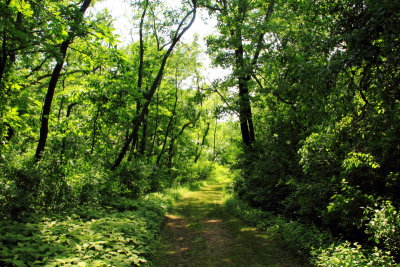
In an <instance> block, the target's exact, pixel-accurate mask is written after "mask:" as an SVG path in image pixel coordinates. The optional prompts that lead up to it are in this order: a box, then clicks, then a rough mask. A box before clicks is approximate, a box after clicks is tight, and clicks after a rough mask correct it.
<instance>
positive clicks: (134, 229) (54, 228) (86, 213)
mask: <svg viewBox="0 0 400 267" xmlns="http://www.w3.org/2000/svg"><path fill="white" fill-rule="evenodd" d="M201 183H202V181H196V182H192V183H186V184H184V185H180V186H176V187H174V188H170V189H166V190H164V191H163V192H161V193H160V192H159V193H151V194H148V195H146V196H144V197H143V198H142V199H137V200H134V199H130V198H122V197H118V198H116V199H114V200H112V201H107V202H104V203H101V205H99V206H96V207H93V206H80V207H77V208H74V209H70V210H68V211H66V212H59V213H49V212H42V213H32V214H30V215H28V216H24V218H23V220H20V221H15V220H11V219H5V220H2V221H1V222H0V265H1V266H140V265H142V264H144V263H146V262H147V261H148V259H149V258H151V256H152V253H153V252H154V245H155V240H157V238H158V235H159V232H160V228H161V224H162V222H163V220H164V215H165V213H166V211H167V210H168V209H169V208H170V207H171V206H172V205H173V203H174V202H175V201H176V200H177V199H179V198H180V196H181V195H182V194H183V193H185V192H187V191H189V190H193V189H196V188H198V187H199V186H200V185H201Z"/></svg>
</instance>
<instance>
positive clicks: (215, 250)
mask: <svg viewBox="0 0 400 267" xmlns="http://www.w3.org/2000/svg"><path fill="white" fill-rule="evenodd" d="M223 175H224V174H223V173H222V174H220V177H218V178H219V179H218V180H215V181H212V182H209V183H208V184H207V185H204V186H203V187H201V188H200V189H199V190H197V191H193V192H188V193H186V194H185V195H184V196H183V197H182V199H181V200H180V201H178V202H177V203H176V205H175V207H174V210H172V211H171V212H170V213H169V214H168V215H167V216H166V222H165V223H164V227H163V230H162V240H161V242H160V248H159V251H158V252H157V254H156V255H157V259H156V260H155V262H154V263H153V264H152V266H160V267H164V266H196V267H202V266H249V267H250V266H305V265H304V264H301V263H300V262H299V261H298V260H297V259H296V258H294V257H293V256H292V255H290V254H289V253H288V252H287V251H286V250H285V249H284V248H283V247H282V246H281V245H280V244H279V242H277V241H276V240H273V239H272V238H271V237H269V236H268V235H266V234H265V233H263V232H260V231H257V230H256V229H255V228H252V227H247V226H245V225H244V224H243V223H242V222H240V220H238V219H237V218H235V217H233V216H232V215H231V214H229V213H228V212H227V211H226V210H225V209H224V208H223V205H222V204H223V200H222V199H223V190H224V188H225V187H226V185H227V183H228V182H229V180H227V179H226V177H223Z"/></svg>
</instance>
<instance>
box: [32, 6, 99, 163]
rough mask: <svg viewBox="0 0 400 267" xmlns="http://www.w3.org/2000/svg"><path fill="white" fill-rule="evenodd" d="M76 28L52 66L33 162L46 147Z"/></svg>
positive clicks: (78, 19)
mask: <svg viewBox="0 0 400 267" xmlns="http://www.w3.org/2000/svg"><path fill="white" fill-rule="evenodd" d="M91 2H92V0H85V1H84V2H83V4H82V6H81V7H80V9H79V13H78V14H77V17H76V18H75V23H76V24H77V25H78V24H80V23H81V22H82V20H83V15H84V13H85V12H86V10H87V8H88V7H89V5H90V3H91ZM75 31H77V27H71V31H70V32H69V33H68V37H67V39H66V40H65V41H64V42H62V43H61V47H60V57H59V58H58V59H57V64H56V65H55V66H54V69H53V72H52V74H51V78H50V82H49V86H48V88H47V94H46V97H45V100H44V105H43V111H42V119H41V125H40V136H39V141H38V144H37V147H36V153H35V162H39V161H40V160H41V158H42V156H43V152H44V149H45V147H46V141H47V136H48V134H49V116H50V111H51V104H52V102H53V97H54V93H55V90H56V86H57V83H58V80H59V78H60V74H61V70H62V68H63V65H64V62H65V57H66V55H67V50H68V47H69V45H70V44H71V43H72V41H73V40H74V38H75V36H76V32H75Z"/></svg>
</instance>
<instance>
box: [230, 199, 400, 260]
mask: <svg viewBox="0 0 400 267" xmlns="http://www.w3.org/2000/svg"><path fill="white" fill-rule="evenodd" d="M225 207H226V208H227V209H228V210H229V211H230V212H231V213H232V214H233V215H235V216H236V217H238V218H240V219H241V220H243V221H244V222H246V223H247V224H249V225H251V226H255V227H257V228H259V229H261V230H265V231H267V233H268V234H270V235H272V236H276V238H277V239H278V240H281V241H282V243H283V245H284V246H285V247H286V248H287V249H289V250H290V251H291V252H293V253H295V254H297V255H298V256H300V257H302V258H304V259H305V260H307V261H309V262H310V263H312V264H313V265H316V266H329V267H342V266H382V267H384V266H400V265H399V264H396V263H395V261H394V259H393V257H392V256H391V254H390V252H388V251H385V250H382V249H379V248H377V247H373V248H371V249H368V248H364V247H362V246H361V245H359V244H357V243H354V244H351V243H350V242H348V241H342V240H339V239H338V238H335V237H333V236H332V235H331V234H330V233H329V232H326V231H322V230H321V229H319V228H317V227H316V226H314V225H310V224H303V223H301V222H298V221H293V220H288V219H286V218H284V217H283V216H279V215H274V214H272V213H270V212H265V211H262V210H259V209H256V208H253V207H251V206H250V205H248V204H247V203H245V202H243V201H240V200H238V199H235V198H234V197H232V196H229V195H228V196H226V200H225Z"/></svg>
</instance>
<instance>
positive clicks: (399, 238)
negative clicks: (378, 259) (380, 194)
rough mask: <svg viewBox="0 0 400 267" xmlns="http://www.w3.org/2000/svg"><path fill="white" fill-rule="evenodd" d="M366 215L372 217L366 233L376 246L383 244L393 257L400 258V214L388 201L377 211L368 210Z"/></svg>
mask: <svg viewBox="0 0 400 267" xmlns="http://www.w3.org/2000/svg"><path fill="white" fill-rule="evenodd" d="M366 215H367V216H371V219H370V221H369V222H368V223H367V225H366V226H367V229H366V233H367V234H370V235H371V239H372V240H373V241H375V243H376V244H378V245H379V244H382V245H383V246H384V248H385V249H386V250H388V251H390V252H391V253H392V254H393V255H395V256H397V257H398V256H400V214H399V213H398V212H397V210H396V209H395V207H393V205H392V203H391V202H390V201H386V202H383V203H382V205H381V206H380V207H377V208H376V209H367V210H366Z"/></svg>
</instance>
